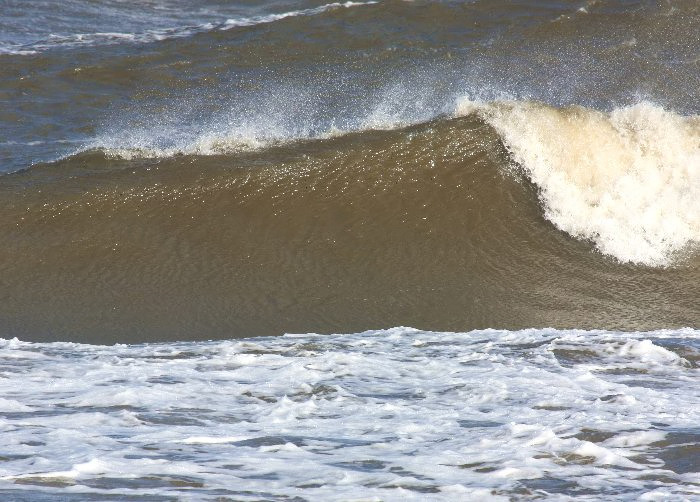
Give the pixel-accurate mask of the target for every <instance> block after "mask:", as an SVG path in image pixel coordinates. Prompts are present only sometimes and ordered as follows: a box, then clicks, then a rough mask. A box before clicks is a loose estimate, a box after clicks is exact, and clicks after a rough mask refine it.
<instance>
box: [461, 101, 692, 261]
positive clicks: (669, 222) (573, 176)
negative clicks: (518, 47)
mask: <svg viewBox="0 0 700 502" xmlns="http://www.w3.org/2000/svg"><path fill="white" fill-rule="evenodd" d="M471 113H476V114H478V115H479V116H481V117H482V118H483V119H484V120H485V121H486V122H488V123H489V124H490V125H491V126H492V127H494V129H496V131H497V132H498V133H499V135H500V136H501V138H502V140H503V142H504V144H505V145H506V147H507V148H508V150H509V151H510V152H511V154H512V156H513V158H514V160H515V161H516V162H517V163H518V164H520V166H522V169H523V170H524V172H525V173H526V175H527V176H528V177H529V179H530V180H531V181H532V182H533V183H535V184H536V185H537V186H538V187H539V189H540V194H541V195H540V197H541V200H542V204H543V206H544V211H545V217H546V218H547V219H548V220H550V221H551V222H552V223H554V225H556V226H557V227H558V228H560V229H561V230H564V231H565V232H567V233H569V234H570V235H572V236H574V237H577V238H583V239H588V240H591V241H592V242H594V243H595V245H596V247H597V248H598V250H600V251H601V252H602V253H604V254H607V255H611V256H614V257H615V258H617V259H618V260H619V261H621V262H630V263H637V264H645V265H649V266H667V265H670V264H671V263H672V262H673V261H674V260H675V259H677V258H678V256H679V254H681V253H682V252H683V251H685V250H687V249H688V247H691V246H694V245H698V244H700V203H699V201H700V117H698V116H690V117H688V116H682V115H678V114H676V113H674V112H671V111H668V110H665V109H663V108H661V107H660V106H657V105H655V104H653V103H649V102H642V103H638V104H636V105H633V106H627V107H623V108H616V109H614V110H613V111H611V112H610V113H604V112H600V111H596V110H591V109H587V108H583V107H578V106H572V107H569V108H564V109H558V108H554V107H551V106H548V105H545V104H541V103H536V102H528V101H497V102H490V103H479V102H474V101H471V100H468V99H464V100H462V101H461V102H459V104H458V106H457V114H461V115H464V114H471Z"/></svg>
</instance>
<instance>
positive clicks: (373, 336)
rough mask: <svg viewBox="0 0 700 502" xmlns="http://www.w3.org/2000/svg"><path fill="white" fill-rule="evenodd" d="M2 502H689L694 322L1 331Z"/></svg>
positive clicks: (699, 401)
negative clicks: (171, 333) (162, 338)
mask: <svg viewBox="0 0 700 502" xmlns="http://www.w3.org/2000/svg"><path fill="white" fill-rule="evenodd" d="M1 344H2V345H1V350H0V358H1V359H0V362H1V364H2V374H1V375H2V379H1V380H0V392H1V393H2V396H3V397H2V399H0V430H2V437H3V449H2V452H0V453H1V454H2V457H1V458H2V463H0V493H2V494H3V496H4V497H6V498H8V499H12V500H19V499H31V500H42V499H46V500H49V499H51V498H54V497H58V498H60V499H61V500H88V499H89V500H95V499H108V498H110V497H116V498H118V499H120V500H131V499H133V500H172V499H192V500H207V499H217V500H261V499H264V500H287V499H293V500H318V499H323V500H405V499H410V500H465V499H470V500H473V499H479V500H512V499H514V498H515V499H536V498H541V497H547V498H548V499H551V500H573V499H576V500H602V499H607V500H611V499H614V500H692V499H695V498H697V497H698V496H700V488H699V484H700V478H699V477H698V472H697V471H698V453H699V450H698V439H699V438H700V429H699V428H698V423H700V415H699V414H700V387H699V385H698V382H699V381H700V380H698V361H700V333H699V332H698V331H695V330H691V329H685V330H664V331H656V332H646V333H620V332H613V331H578V330H565V331H561V330H554V329H541V330H535V329H530V330H522V331H500V330H483V331H472V332H468V333H447V332H428V331H419V330H415V329H411V328H393V329H389V330H382V331H368V332H363V333H356V334H338V335H314V334H305V335H285V336H283V337H272V338H265V337H263V338H250V339H243V340H235V341H218V342H215V341H213V342H180V343H168V344H144V345H129V346H126V345H116V346H112V347H104V346H94V345H80V344H74V343H65V342H56V343H47V344H38V343H27V342H21V341H18V340H16V339H15V340H3V341H2V342H1Z"/></svg>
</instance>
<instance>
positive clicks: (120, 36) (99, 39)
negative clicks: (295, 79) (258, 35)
mask: <svg viewBox="0 0 700 502" xmlns="http://www.w3.org/2000/svg"><path fill="white" fill-rule="evenodd" d="M376 3H378V2H377V0H370V1H366V2H352V1H348V2H342V3H341V2H333V3H329V4H325V5H321V6H319V7H314V8H310V9H299V10H293V11H289V12H283V13H280V14H267V15H261V16H253V17H242V18H236V19H227V20H226V21H223V22H215V23H201V24H197V25H192V26H179V27H172V28H160V29H154V30H147V31H144V32H141V33H120V32H106V33H102V32H98V33H75V34H70V35H50V36H49V37H47V38H45V39H43V40H39V41H37V42H33V43H29V44H0V54H10V55H22V56H24V55H32V54H37V53H39V52H43V51H46V50H50V49H54V48H58V47H64V48H70V47H78V46H93V45H115V44H121V43H136V44H145V43H151V42H158V41H161V40H168V39H175V38H186V37H190V36H192V35H195V34H197V33H204V32H208V31H214V30H221V31H225V30H230V29H233V28H237V27H245V26H256V25H260V24H267V23H273V22H275V21H279V20H282V19H286V18H289V17H300V16H315V15H318V14H322V13H324V12H327V11H331V10H335V9H342V8H346V9H347V8H351V7H358V6H365V5H372V4H376Z"/></svg>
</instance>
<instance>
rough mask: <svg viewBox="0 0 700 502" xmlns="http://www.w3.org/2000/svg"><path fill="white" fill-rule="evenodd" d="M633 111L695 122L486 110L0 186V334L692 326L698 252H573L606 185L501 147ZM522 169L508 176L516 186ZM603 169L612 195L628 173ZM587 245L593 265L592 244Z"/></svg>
mask: <svg viewBox="0 0 700 502" xmlns="http://www.w3.org/2000/svg"><path fill="white" fill-rule="evenodd" d="M645 109H646V111H647V112H648V113H652V112H653V113H656V114H659V115H661V117H662V118H663V119H664V120H667V121H671V122H674V123H677V126H678V128H679V129H681V130H685V129H684V127H685V128H689V127H691V126H690V125H689V124H691V123H692V120H691V119H687V120H686V119H683V118H681V117H680V116H674V115H671V114H668V113H666V112H662V111H661V110H660V109H656V108H652V107H650V106H649V105H640V106H638V107H636V108H630V109H625V110H620V111H617V112H613V113H612V114H609V115H605V114H602V113H600V112H594V111H591V110H588V111H586V110H582V109H564V110H556V109H553V108H550V107H546V106H543V105H538V104H535V103H520V104H517V103H516V104H513V103H510V104H492V105H479V108H478V113H469V114H467V115H466V116H464V117H456V118H443V119H438V120H434V121H431V122H428V123H425V124H420V125H416V126H412V127H409V128H404V129H397V130H387V131H376V130H371V131H364V132H358V133H353V134H346V135H342V136H338V137H335V138H329V139H324V140H307V141H303V142H299V141H295V142H291V143H286V144H281V145H278V146H275V147H267V148H262V149H253V150H248V151H238V152H237V153H233V152H229V153H228V154H226V155H206V156H201V155H176V156H172V157H165V158H131V157H129V158H115V157H113V156H110V155H107V154H105V152H102V151H89V152H84V153H81V154H79V155H76V156H73V157H69V158H67V159H64V160H62V161H59V162H57V163H53V164H47V165H42V166H35V167H33V168H32V169H29V170H26V171H23V172H19V173H16V174H13V175H6V176H4V177H2V178H0V179H1V180H2V182H3V184H2V198H1V199H2V204H1V205H0V214H2V218H0V233H1V235H2V238H3V242H5V243H6V244H5V246H4V247H3V250H2V251H1V252H0V253H1V254H0V265H1V266H2V270H1V272H2V273H1V276H2V281H3V286H4V287H3V288H2V291H4V293H5V295H4V296H3V297H2V301H1V302H0V317H2V318H3V319H4V320H5V329H6V331H7V332H8V333H9V334H13V335H17V336H21V337H26V336H37V333H38V334H40V335H39V336H40V337H49V338H51V337H54V336H60V337H63V336H66V337H69V338H72V339H78V340H86V341H95V339H94V338H92V337H93V336H95V333H96V332H99V337H98V339H99V340H103V341H129V340H133V341H137V340H140V339H142V337H144V336H147V337H151V336H153V337H155V338H156V339H178V338H182V337H188V336H192V335H191V333H195V332H198V330H203V332H204V333H206V335H205V336H208V337H212V336H214V337H219V336H221V337H227V336H230V333H232V332H240V333H247V334H251V335H252V334H256V335H257V334H274V333H279V332H283V331H289V330H292V331H320V332H324V331H333V330H340V329H342V328H343V327H345V328H346V329H350V330H353V331H361V330H363V329H367V328H370V327H371V326H373V325H377V324H380V325H382V324H388V325H397V324H400V323H402V321H403V322H404V323H406V324H412V325H415V326H419V327H421V326H438V327H439V329H441V330H458V329H459V326H462V325H465V324H467V325H470V326H474V327H475V328H483V327H489V326H506V327H508V328H523V327H527V326H532V325H539V324H545V323H546V324H550V323H555V324H556V325H559V326H577V327H583V328H595V327H597V326H598V325H600V323H603V324H605V325H607V326H614V327H615V328H618V329H621V328H624V329H653V328H657V327H660V326H667V327H668V326H679V327H680V326H687V325H694V324H695V323H697V322H698V318H697V316H698V311H697V308H696V305H695V300H694V299H695V298H697V295H698V294H700V290H698V287H700V286H699V285H700V281H698V279H699V278H700V277H699V276H698V273H699V271H700V268H699V266H698V265H699V262H698V259H699V257H698V255H697V254H694V253H693V252H692V251H688V254H686V255H684V256H683V257H682V258H679V259H677V261H676V262H673V266H670V267H668V266H666V267H656V266H654V267H649V266H639V265H636V266H634V265H629V264H625V263H624V261H625V258H626V255H623V256H622V257H615V256H609V255H607V254H601V253H599V252H597V251H596V250H595V248H594V247H593V245H591V244H590V243H589V242H587V241H586V240H581V239H578V238H576V239H575V238H572V237H571V235H578V237H589V234H581V233H579V234H576V232H575V231H574V230H572V229H571V227H567V226H564V225H572V224H573V223H576V224H578V226H579V227H580V228H583V229H589V228H592V229H596V228H599V227H600V225H601V224H600V222H597V221H596V220H595V219H594V217H593V216H591V215H590V214H593V215H595V214H596V213H595V211H596V210H595V207H594V206H593V204H591V205H590V209H589V206H585V205H584V206H583V207H584V209H585V210H586V211H590V214H589V212H586V211H584V212H582V213H580V214H576V213H575V212H574V211H576V210H579V205H580V204H581V202H580V200H584V202H585V200H586V199H582V196H581V195H579V194H577V192H576V190H581V191H582V192H584V193H589V192H586V190H583V189H581V188H579V187H581V186H582V185H583V186H587V187H590V186H592V187H593V188H592V189H591V190H590V192H592V191H593V190H594V189H596V188H597V189H599V190H601V191H605V190H606V187H607V185H606V182H605V180H604V178H605V176H606V175H604V174H599V175H598V178H596V177H594V176H591V177H589V178H586V177H584V176H583V174H580V176H581V177H580V178H578V179H576V178H574V179H573V181H567V180H568V179H571V178H567V177H568V176H569V177H573V175H574V174H575V173H577V172H579V173H580V171H577V170H576V169H575V167H574V168H572V169H571V171H569V170H568V169H569V168H570V166H571V165H572V164H571V163H570V162H569V161H568V159H569V158H570V157H568V155H569V153H568V152H569V151H568V150H565V149H564V151H562V150H561V149H560V150H557V148H556V145H557V144H558V143H556V142H554V143H553V144H547V143H546V142H545V141H544V140H543V139H542V137H544V135H543V136H542V137H541V138H540V141H541V142H542V143H543V145H542V146H541V147H540V148H541V149H540V150H539V152H540V156H539V157H537V156H534V157H533V158H534V159H536V160H537V163H535V164H534V165H530V164H528V162H530V161H531V159H530V158H526V157H520V154H519V153H518V151H517V150H515V148H514V147H513V146H512V145H535V144H537V143H536V140H537V138H538V137H537V135H536V134H537V133H528V134H533V135H534V136H533V139H530V140H528V141H525V142H524V143H517V142H516V140H520V139H521V138H520V137H519V136H517V134H516V133H518V132H522V131H523V130H525V131H526V132H527V131H531V130H533V129H537V128H538V127H539V128H540V130H542V128H546V127H548V124H551V123H552V122H547V120H545V119H544V118H545V117H548V119H549V120H550V121H554V122H553V124H554V125H552V126H551V127H557V125H558V124H559V123H562V124H571V121H573V125H572V126H571V127H570V129H569V130H568V133H567V130H565V129H564V130H563V132H562V133H561V134H560V136H559V137H560V138H565V142H569V143H571V144H574V145H575V144H576V141H578V142H579V147H580V149H581V150H580V151H582V150H583V149H584V148H585V147H586V144H589V145H590V144H591V143H586V141H592V143H593V144H595V145H599V144H600V141H602V139H600V138H598V140H597V142H596V138H595V137H591V134H590V130H595V127H596V124H599V126H600V127H607V129H603V130H604V131H607V130H611V129H612V125H611V124H612V123H614V122H613V120H614V118H613V117H616V116H618V115H623V116H624V114H634V113H639V112H640V110H645ZM463 111H464V110H463ZM487 111H488V113H486V112H487ZM499 113H502V114H521V116H522V114H525V115H527V116H528V120H530V125H529V126H527V127H526V126H524V125H523V124H522V123H519V122H513V129H512V131H505V132H502V133H500V134H499V130H500V129H501V125H500V124H501V122H497V118H501V119H502V117H503V116H505V115H498V114H499ZM482 117H485V118H482ZM494 117H496V118H494ZM566 117H568V118H566ZM574 118H576V120H578V122H575V121H574V120H573V119H574ZM492 124H495V125H492ZM600 124H602V125H600ZM652 127H653V126H652ZM576 131H582V134H581V136H580V137H579V136H576V134H577V132H576ZM567 134H568V136H567ZM606 136H607V138H606V139H607V140H608V141H611V142H614V141H622V140H620V139H616V138H615V137H614V136H612V135H611V134H608V135H606ZM511 137H513V138H515V139H510V138H511ZM630 141H631V140H630ZM581 142H583V143H584V144H583V145H580V143H581ZM635 151H636V150H634V149H631V150H629V151H627V152H625V151H623V152H621V154H622V155H628V154H629V155H631V154H632V153H634V152H635ZM526 152H527V150H526ZM545 154H546V155H545ZM675 154H676V155H681V154H682V152H679V151H678V150H676V151H675ZM574 155H579V156H581V157H585V155H583V154H577V153H575V154H574ZM640 155H641V154H640ZM640 158H643V155H642V156H641V157H640ZM518 159H523V160H520V162H521V164H520V165H521V166H523V167H522V169H514V168H513V166H514V164H513V160H518ZM639 162H640V163H642V166H644V165H647V164H644V163H643V162H641V160H640V161H639ZM656 167H659V166H658V165H656V164H653V163H652V164H651V165H650V166H649V168H650V169H653V168H656ZM685 167H687V166H685ZM617 168H618V169H619V172H617V173H613V174H610V180H612V181H610V183H615V182H616V180H617V179H618V178H619V177H622V176H626V175H628V173H632V175H633V174H635V172H634V171H632V170H630V171H628V170H627V167H626V165H620V166H617ZM548 169H549V170H548ZM557 170H558V171H557ZM570 172H571V173H572V174H569V173H570ZM687 172H688V171H683V170H681V171H680V173H679V174H675V173H674V174H673V176H678V177H680V176H682V175H683V174H684V173H687ZM670 177H672V176H670ZM552 180H554V181H552ZM556 180H564V181H563V182H562V184H559V185H557V184H556V183H555V181H556ZM588 180H592V181H593V182H595V183H597V184H593V185H585V183H588ZM564 182H567V183H569V185H565V184H563V183H564ZM632 182H635V178H634V177H632ZM577 183H579V184H577ZM619 185H620V186H622V187H625V183H623V182H620V183H619ZM562 186H564V187H566V186H569V187H571V188H570V189H569V192H567V193H569V198H570V200H571V201H572V205H571V207H572V210H571V212H570V213H571V214H568V213H566V211H564V210H563V209H562V206H553V208H551V207H550V204H552V203H550V199H551V200H553V201H554V202H557V201H560V200H562V199H561V194H559V193H556V192H555V193H553V194H551V193H550V192H552V191H553V190H555V189H561V190H563V189H562V188H560V187H562ZM679 186H680V188H677V189H678V190H681V188H682V186H683V184H682V183H679ZM629 190H630V191H628V192H627V193H626V194H625V193H623V194H621V197H622V196H625V195H626V196H631V194H632V192H631V190H634V187H632V188H629ZM638 190H640V191H641V190H654V186H653V185H652V184H651V183H649V184H648V185H644V186H640V187H639V188H638ZM643 193H644V192H643ZM662 194H663V191H661V192H659V195H662ZM680 195H682V192H679V195H678V196H677V197H676V198H677V199H678V200H675V201H669V202H666V203H665V207H664V208H663V210H664V211H668V212H670V213H672V212H673V211H676V212H677V213H678V218H686V220H685V221H690V222H692V217H693V215H696V214H697V213H693V212H692V211H697V208H695V207H694V206H693V205H692V203H689V202H687V201H686V202H684V201H683V199H682V197H681V196H680ZM556 197H559V199H557V198H556ZM577 197H578V198H577ZM592 197H593V196H592ZM648 197H649V200H652V199H653V197H652V196H648ZM603 198H604V196H602V195H601V199H603ZM564 203H565V202H562V204H564ZM566 203H568V201H566ZM684 203H685V204H690V205H689V206H685V208H686V209H688V208H689V210H690V211H691V212H690V214H683V210H684V206H683V204H684ZM634 204H635V201H634V200H631V201H630V202H628V203H624V201H619V204H618V205H615V204H613V203H611V205H610V206H609V207H610V211H611V215H610V221H609V222H610V224H615V225H618V229H617V233H619V234H624V233H625V232H631V231H632V230H633V229H634V228H639V225H643V224H644V223H643V222H642V223H639V222H636V221H635V220H634V217H633V216H632V215H629V213H625V212H624V208H625V207H626V208H629V207H630V206H633V205H634ZM672 204H675V205H672ZM655 207H656V206H654V205H652V206H651V208H650V209H649V210H654V208H655ZM555 210H558V211H559V213H561V216H560V215H559V213H557V212H556V211H555ZM645 210H646V209H645ZM613 211H616V212H617V213H615V212H613ZM625 215H628V218H627V219H626V217H625ZM567 218H568V219H567ZM576 218H579V219H578V220H577V219H576ZM615 218H617V219H615ZM549 219H551V221H552V222H553V223H554V225H552V224H550V221H549ZM562 222H563V223H562ZM630 222H631V223H630ZM634 225H637V227H635V226H634ZM560 226H561V227H563V229H564V230H565V231H566V232H570V233H566V232H562V231H561V230H560V229H559V228H558V227H560ZM630 227H631V229H632V230H631V229H630ZM651 228H652V229H654V228H655V227H653V226H652V227H651ZM590 235H591V236H590V237H589V238H590V239H592V240H593V244H594V245H595V246H598V247H600V246H601V244H600V242H603V241H602V239H603V238H606V237H607V236H608V234H601V235H600V236H592V235H593V234H590ZM609 235H615V232H612V231H611V233H610V234H609ZM652 237H653V236H650V235H649V234H647V235H644V236H642V237H638V236H635V238H637V239H638V240H639V241H640V242H648V248H649V249H661V250H665V248H663V246H662V245H657V248H653V244H654V241H653V240H652ZM596 239H598V240H596ZM645 239H646V240H645ZM614 242H618V241H614ZM619 242H621V241H619ZM622 249H626V248H622ZM605 250H606V251H607V250H608V249H607V248H606V249H605ZM636 256H641V255H636ZM650 256H651V258H655V256H654V255H644V258H645V260H650ZM665 259H668V260H671V256H669V257H667V258H666V257H665ZM664 263H666V262H665V261H664ZM183 285H187V286H186V287H184V286H183ZM660 292H663V294H664V298H665V302H661V303H660V302H659V296H658V295H659V294H660ZM347 327H349V328H347ZM40 339H41V338H40Z"/></svg>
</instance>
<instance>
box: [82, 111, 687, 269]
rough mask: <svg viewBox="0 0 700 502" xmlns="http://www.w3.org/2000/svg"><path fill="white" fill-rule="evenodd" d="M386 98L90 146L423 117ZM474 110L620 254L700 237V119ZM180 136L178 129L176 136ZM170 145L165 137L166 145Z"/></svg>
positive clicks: (232, 141)
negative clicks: (355, 113)
mask: <svg viewBox="0 0 700 502" xmlns="http://www.w3.org/2000/svg"><path fill="white" fill-rule="evenodd" d="M385 111H386V110H384V111H382V107H381V106H379V107H378V108H375V109H373V110H371V111H370V112H369V113H368V114H366V116H364V117H361V118H358V119H357V120H356V121H355V123H354V124H352V125H350V126H349V127H347V128H345V129H340V128H337V127H335V126H330V127H327V128H325V129H321V130H315V129H313V128H311V127H303V126H302V125H299V124H296V125H295V126H294V127H285V126H280V124H279V123H273V122H275V121H274V120H270V121H265V120H263V119H261V120H260V121H258V123H256V124H247V125H245V126H244V127H236V128H233V129H231V130H227V129H226V128H225V127H223V128H216V129H214V130H210V131H207V132H205V133H199V135H193V136H188V135H185V136H184V137H183V136H182V132H176V131H172V134H170V133H168V132H167V131H165V132H163V131H160V132H159V133H158V134H157V135H155V136H154V132H153V131H129V132H128V133H127V134H126V136H117V137H110V138H108V139H100V140H98V141H97V142H94V143H93V144H91V145H88V146H89V148H90V149H99V150H102V151H104V152H105V153H106V154H107V155H108V156H110V157H117V158H122V159H127V160H128V159H134V158H165V157H171V156H175V155H222V154H230V153H235V152H240V151H247V150H255V149H261V148H265V147H270V146H276V145H280V144H284V143H288V142H290V141H295V140H300V139H303V140H309V139H327V138H331V137H336V136H340V135H343V134H346V133H349V132H357V131H366V130H381V129H395V128H400V127H405V126H407V125H411V124H412V123H415V122H418V121H420V120H421V119H424V118H425V116H424V115H420V114H418V115H416V116H415V117H410V116H407V117H399V116H392V115H391V114H390V113H385ZM471 113H475V114H477V115H479V116H480V117H481V118H482V119H483V120H485V121H486V122H487V123H488V124H489V125H490V126H491V127H493V128H494V129H495V130H496V131H497V133H498V134H499V136H500V137H501V139H502V140H503V142H504V144H505V145H506V147H507V149H508V150H509V152H510V154H511V156H512V158H513V160H515V161H516V162H517V163H518V164H519V165H521V166H522V168H523V172H524V174H525V175H526V176H527V177H528V178H529V179H530V180H531V181H532V182H533V183H534V184H535V185H537V186H538V187H539V189H540V198H541V203H542V205H543V209H544V214H545V217H546V218H547V219H548V220H549V221H551V222H552V223H554V225H555V226H556V227H557V228H559V229H561V230H563V231H565V232H566V233H568V234H569V235H572V236H574V237H576V238H579V239H587V240H590V241H592V242H594V243H595V246H596V248H597V249H598V250H599V251H600V252H602V253H603V254H606V255H610V256H613V257H615V258H616V259H618V260H619V261H621V262H629V263H636V264H643V265H649V266H668V265H670V264H672V263H673V262H674V261H675V260H677V259H678V257H679V256H680V255H682V254H683V252H684V251H686V250H687V249H688V248H689V247H692V246H693V245H696V244H697V243H699V242H700V205H698V203H697V201H698V200H700V118H698V117H697V116H689V117H688V116H682V115H679V114H677V113H674V112H673V111H669V110H665V109H663V108H662V107H660V106H658V105H656V104H653V103H650V102H640V103H637V104H635V105H631V106H627V107H621V108H616V109H614V110H613V111H611V112H609V113H606V112H601V111H597V110H594V109H590V108H584V107H580V106H572V107H567V108H556V107H553V106H549V105H546V104H542V103H538V102H533V101H505V100H504V101H491V102H477V101H472V100H470V99H466V98H465V99H461V100H459V101H458V103H457V105H456V109H455V112H454V115H456V116H461V115H465V114H471ZM178 134H179V135H180V136H181V137H179V138H177V137H175V136H176V135H178ZM163 145H165V146H163Z"/></svg>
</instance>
